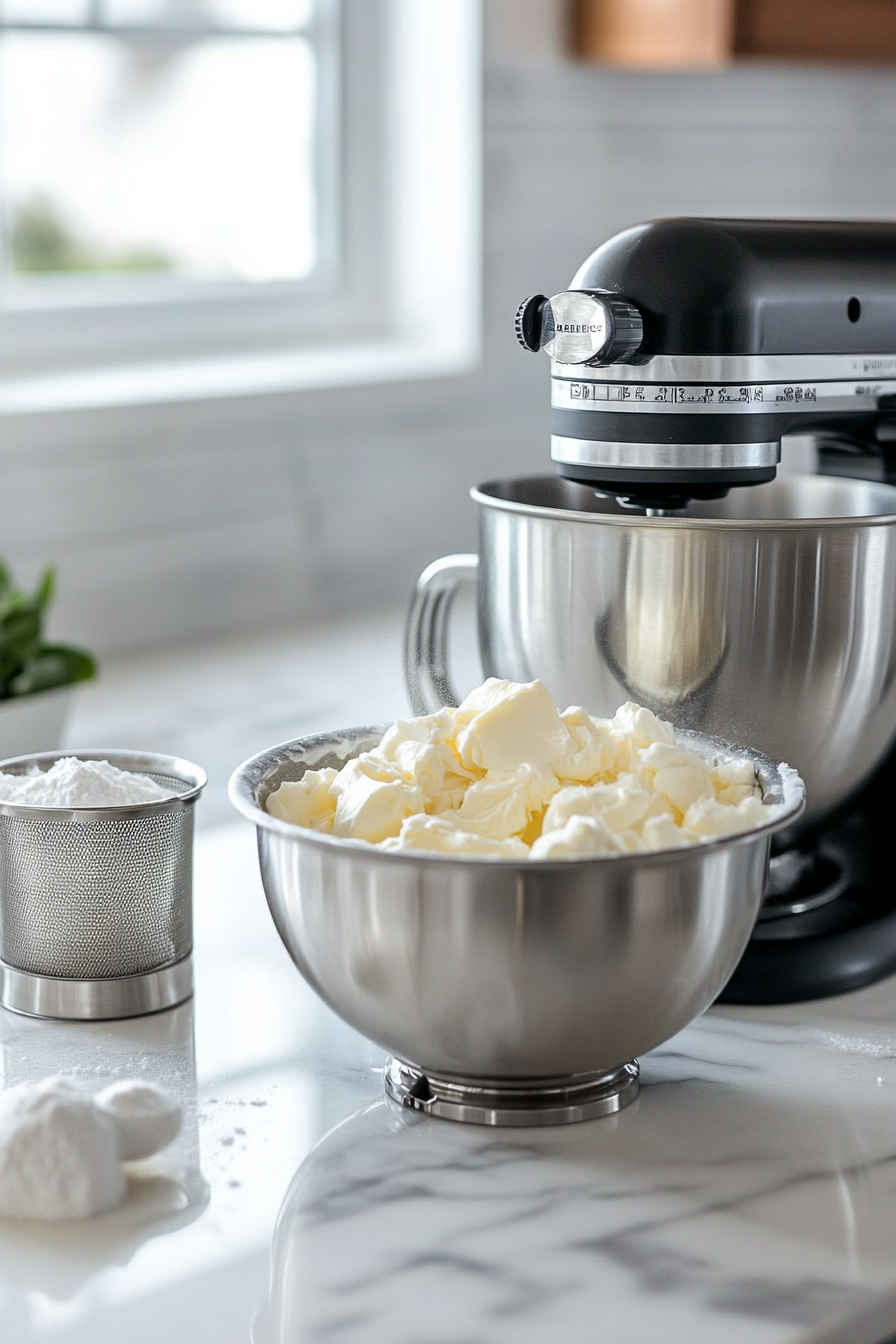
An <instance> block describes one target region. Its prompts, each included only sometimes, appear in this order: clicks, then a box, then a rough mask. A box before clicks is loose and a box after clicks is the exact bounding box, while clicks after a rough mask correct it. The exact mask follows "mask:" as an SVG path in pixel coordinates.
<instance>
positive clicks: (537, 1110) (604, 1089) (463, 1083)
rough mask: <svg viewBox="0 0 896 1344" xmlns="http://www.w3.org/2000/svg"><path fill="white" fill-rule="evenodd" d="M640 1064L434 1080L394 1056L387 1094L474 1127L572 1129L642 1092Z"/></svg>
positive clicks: (620, 1106)
mask: <svg viewBox="0 0 896 1344" xmlns="http://www.w3.org/2000/svg"><path fill="white" fill-rule="evenodd" d="M640 1072H641V1071H640V1069H639V1067H638V1061H637V1060H632V1062H631V1063H630V1064H623V1065H621V1066H620V1067H619V1068H616V1069H610V1070H609V1071H608V1072H606V1073H587V1074H582V1073H579V1074H570V1075H569V1076H568V1077H565V1078H545V1079H541V1080H539V1079H494V1080H493V1079H487V1078H460V1077H458V1076H457V1075H453V1076H451V1077H448V1076H442V1077H436V1075H435V1074H432V1073H424V1072H423V1071H422V1070H421V1069H417V1068H414V1067H413V1066H412V1065H410V1064H405V1063H403V1061H402V1060H400V1059H396V1058H395V1057H394V1056H392V1057H391V1058H389V1059H388V1060H387V1061H386V1067H385V1069H384V1071H383V1076H384V1080H385V1085H386V1095H387V1096H388V1097H391V1098H392V1100H393V1101H396V1102H398V1104H399V1105H400V1106H404V1107H406V1108H407V1109H409V1110H415V1111H422V1112H423V1113H424V1114H425V1115H435V1116H439V1117H440V1118H441V1119H443V1120H460V1121H463V1122H465V1123H467V1124H471V1125H509V1126H515V1127H518V1128H522V1127H524V1126H534V1125H571V1124H575V1123H576V1122H577V1121H579V1120H594V1119H596V1118H597V1117H598V1116H602V1115H613V1114H614V1113H615V1112H616V1111H621V1110H622V1109H623V1107H624V1106H628V1105H629V1104H630V1103H631V1102H633V1101H634V1100H635V1097H636V1096H637V1095H638V1092H639V1090H640V1086H641V1084H640Z"/></svg>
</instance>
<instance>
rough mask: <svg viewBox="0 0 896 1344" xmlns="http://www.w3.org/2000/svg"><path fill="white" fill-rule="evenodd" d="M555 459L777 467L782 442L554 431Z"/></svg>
mask: <svg viewBox="0 0 896 1344" xmlns="http://www.w3.org/2000/svg"><path fill="white" fill-rule="evenodd" d="M551 457H552V458H553V459H554V461H555V462H576V463H578V464H580V465H581V466H588V467H639V468H650V469H651V470H658V469H660V468H663V467H665V468H668V469H669V470H670V471H675V470H680V471H686V470H691V471H692V470H700V469H703V468H707V467H774V466H775V465H776V464H777V463H778V461H779V460H780V457H781V445H780V444H779V443H620V442H618V441H617V442H604V441H603V440H602V439H573V438H566V437H564V436H563V435H561V434H552V435H551Z"/></svg>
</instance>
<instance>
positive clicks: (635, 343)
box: [516, 289, 644, 367]
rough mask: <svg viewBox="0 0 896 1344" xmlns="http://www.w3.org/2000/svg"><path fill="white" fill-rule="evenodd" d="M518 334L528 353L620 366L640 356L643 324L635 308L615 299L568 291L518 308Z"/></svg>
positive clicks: (537, 297)
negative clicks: (540, 353) (531, 351)
mask: <svg viewBox="0 0 896 1344" xmlns="http://www.w3.org/2000/svg"><path fill="white" fill-rule="evenodd" d="M516 334H517V339H518V340H519V342H520V345H522V346H525V348H526V349H527V350H544V351H545V352H546V353H547V354H549V355H550V356H551V358H552V359H556V360H557V362H558V363H560V364H590V365H592V366H594V367H600V366H601V365H605V364H621V363H622V362H623V361H625V360H627V359H630V358H631V357H632V355H634V354H636V353H637V351H638V350H639V348H640V346H641V342H642V341H643V339H644V324H643V322H642V320H641V314H640V313H639V312H638V310H637V308H636V307H635V306H634V304H631V303H629V302H628V301H627V300H626V299H620V298H619V297H618V296H617V295H615V294H605V293H600V292H598V291H596V290H589V289H565V290H564V291H563V292H562V293H561V294H555V295H554V296H553V298H550V299H546V298H545V297H544V295H543V294H533V295H532V297H531V298H528V299H526V300H525V301H524V302H523V303H521V304H520V307H519V309H518V311H517V315H516Z"/></svg>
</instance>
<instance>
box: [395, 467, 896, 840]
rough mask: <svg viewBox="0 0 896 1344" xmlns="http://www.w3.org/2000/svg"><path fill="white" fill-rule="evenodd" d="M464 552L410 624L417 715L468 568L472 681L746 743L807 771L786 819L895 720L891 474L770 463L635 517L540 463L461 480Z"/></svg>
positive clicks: (433, 685) (871, 753)
mask: <svg viewBox="0 0 896 1344" xmlns="http://www.w3.org/2000/svg"><path fill="white" fill-rule="evenodd" d="M473 498H474V499H475V500H476V502H477V504H478V505H479V517H480V545H479V555H478V557H477V556H475V555H470V556H448V557H446V558H445V559H444V560H441V561H436V562H435V564H433V565H431V566H430V567H429V569H428V570H426V571H425V573H424V574H423V575H422V576H421V579H420V582H419V583H418V585H417V591H416V593H415V597H414V601H413V604H412V607H411V613H410V618H409V624H408V640H407V666H408V685H409V689H410V691H411V698H412V702H413V704H414V709H415V712H416V713H418V714H423V713H427V712H430V711H432V710H433V709H436V708H437V707H438V706H439V705H440V704H451V703H456V700H455V698H454V692H453V690H452V687H451V684H450V681H449V678H448V675H447V650H446V640H447V614H448V610H449V608H450V605H451V600H452V597H453V595H454V593H455V592H456V591H457V588H458V585H459V584H460V583H461V582H463V581H464V580H465V579H473V580H475V579H476V578H477V570H478V587H479V642H480V649H481V653H482V663H483V668H484V671H485V673H486V675H487V676H498V677H507V678H509V679H510V680H512V681H531V680H532V678H533V677H540V678H541V680H542V681H544V682H545V684H546V685H547V687H548V689H549V690H550V692H551V694H552V695H553V697H554V699H555V700H556V701H557V703H558V704H560V705H561V706H566V705H569V704H581V705H584V706H585V707H586V708H587V709H588V710H590V711H591V713H594V714H612V713H613V712H614V711H615V710H616V708H617V706H618V705H619V704H620V702H621V701H622V700H625V699H629V698H631V699H634V700H637V701H639V702H640V703H641V704H645V705H648V706H650V708H651V709H653V710H655V711H656V712H657V713H659V714H661V715H662V716H663V717H664V718H667V719H670V720H671V721H672V722H673V723H675V724H680V725H683V726H686V727H689V728H693V729H697V730H699V731H701V732H705V733H712V734H715V735H717V736H719V737H722V738H726V739H728V740H729V741H732V742H749V743H751V744H753V745H754V746H757V747H759V748H761V750H763V751H765V752H767V753H768V754H769V756H771V757H773V758H775V759H778V760H786V761H789V762H790V763H791V765H794V766H796V768H797V769H798V770H799V772H800V774H801V775H802V776H803V778H804V780H805V781H806V792H807V798H808V805H807V809H806V812H805V814H804V817H803V819H802V824H804V825H805V824H808V823H811V822H814V821H817V820H818V819H820V818H821V817H822V816H824V815H825V813H827V812H829V811H831V809H833V808H834V807H836V806H837V804H838V803H841V802H843V801H844V800H845V799H846V798H847V797H848V796H849V795H850V794H851V793H852V792H853V791H854V790H855V789H857V788H858V787H859V785H861V784H862V783H863V782H864V781H865V780H866V779H867V778H868V777H869V775H870V774H871V773H872V771H873V770H874V768H875V767H876V766H877V765H878V764H879V763H880V761H881V760H882V759H883V757H884V755H885V754H886V752H887V750H888V748H889V747H890V745H891V743H892V740H893V736H894V732H896V489H893V488H892V487H890V486H886V485H875V484H873V483H871V482H869V481H851V480H843V479H837V478H833V477H824V476H781V477H779V478H778V479H777V480H776V481H774V482H772V483H771V484H769V485H762V486H753V487H750V488H749V489H742V490H732V491H731V493H730V494H729V495H728V497H727V499H723V500H717V501H713V502H711V503H693V504H691V505H690V507H689V508H688V510H687V511H686V513H683V514H681V515H678V516H675V517H662V518H648V517H645V516H643V515H638V514H633V513H631V512H627V511H626V510H624V509H622V508H620V507H619V505H618V504H616V502H615V501H613V500H607V499H599V498H598V497H597V496H596V495H595V494H594V492H593V491H592V490H588V489H587V488H586V487H585V486H581V485H574V484H573V483H572V482H570V481H563V480H560V479H559V478H558V477H556V476H549V477H533V478H530V479H520V480H508V481H495V482H492V483H491V484H488V485H483V486H481V487H480V488H479V489H478V490H474V491H473Z"/></svg>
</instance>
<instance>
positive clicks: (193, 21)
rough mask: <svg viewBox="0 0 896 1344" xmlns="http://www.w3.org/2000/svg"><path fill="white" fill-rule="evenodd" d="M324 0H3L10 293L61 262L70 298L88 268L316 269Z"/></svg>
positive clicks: (1, 107) (0, 183)
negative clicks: (320, 0) (321, 0)
mask: <svg viewBox="0 0 896 1344" xmlns="http://www.w3.org/2000/svg"><path fill="white" fill-rule="evenodd" d="M319 8H320V6H319V4H318V5H316V4H315V3H314V0H167V2H166V0H0V205H2V210H0V221H2V252H0V256H2V269H3V280H4V287H5V289H6V292H7V297H10V296H12V298H13V300H15V298H16V297H17V296H18V297H21V296H22V295H23V294H24V295H27V293H28V291H29V290H32V291H33V290H34V288H35V285H36V286H37V288H38V291H39V289H40V284H41V282H42V281H47V280H50V279H54V280H57V281H58V280H59V279H60V277H64V278H67V279H69V280H70V281H74V282H75V283H74V285H71V284H70V285H69V295H70V297H71V295H74V296H75V297H77V291H78V283H77V282H78V281H79V280H80V287H81V289H82V291H83V290H84V281H85V279H86V278H87V277H94V278H98V277H115V276H123V275H128V276H131V277H133V276H136V275H145V276H147V277H151V276H166V277H169V278H178V279H182V280H186V281H192V282H194V283H197V282H214V281H217V282H220V281H225V282H227V281H229V282H255V283H259V282H262V283H263V282H270V281H290V282H296V281H304V280H307V279H308V278H309V277H310V276H312V275H313V274H314V272H315V269H316V268H317V265H318V262H319V260H320V247H319V241H320V237H319V235H320V228H321V218H320V214H321V206H322V201H321V198H320V190H319V187H320V182H319V167H320V160H321V148H322V146H321V144H320V138H321V132H322V131H323V132H324V134H325V133H326V128H325V127H324V128H322V127H321V126H320V124H319V122H320V117H319V106H318V97H317V95H318V88H317V84H318V76H319V67H320V55H321V53H320V45H321V42H322V41H323V40H324V33H323V30H322V28H321V25H320V24H319V22H318V18H319V13H318V11H319ZM327 31H329V30H327ZM324 222H325V223H327V222H328V221H324ZM87 292H89V290H88V291H87Z"/></svg>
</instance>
